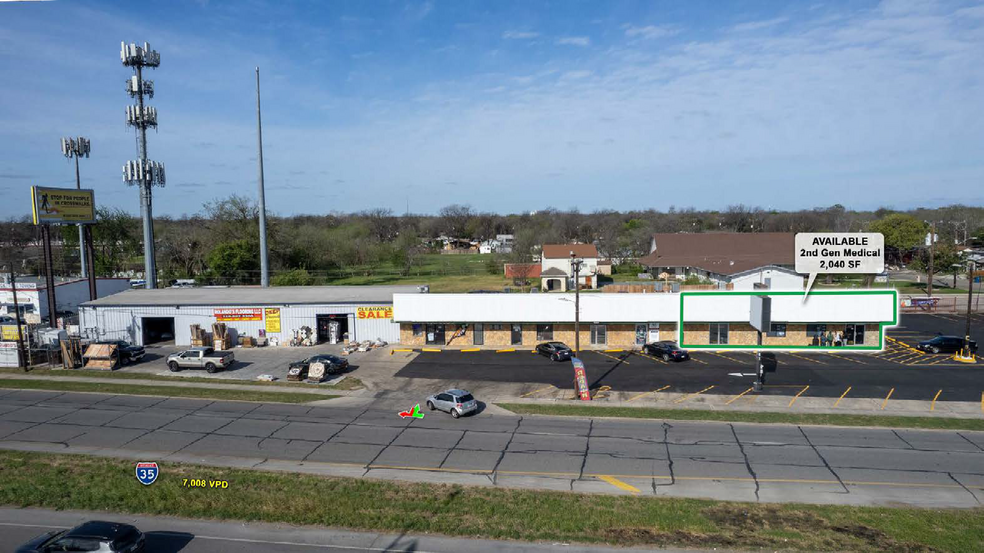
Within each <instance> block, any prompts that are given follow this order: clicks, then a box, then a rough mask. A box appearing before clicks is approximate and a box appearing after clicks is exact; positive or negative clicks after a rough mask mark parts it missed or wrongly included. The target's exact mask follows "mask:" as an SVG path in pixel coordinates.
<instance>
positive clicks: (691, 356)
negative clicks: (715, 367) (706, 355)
mask: <svg viewBox="0 0 984 553" xmlns="http://www.w3.org/2000/svg"><path fill="white" fill-rule="evenodd" d="M690 360H691V361H696V362H698V363H700V364H701V365H706V364H707V361H701V360H700V359H697V358H696V357H694V356H693V354H691V355H690Z"/></svg>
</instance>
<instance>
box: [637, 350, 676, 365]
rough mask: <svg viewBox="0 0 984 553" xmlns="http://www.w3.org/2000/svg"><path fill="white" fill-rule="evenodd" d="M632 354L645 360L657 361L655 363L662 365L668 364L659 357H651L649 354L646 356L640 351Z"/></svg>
mask: <svg viewBox="0 0 984 553" xmlns="http://www.w3.org/2000/svg"><path fill="white" fill-rule="evenodd" d="M632 353H634V354H636V355H638V356H640V357H645V358H646V359H652V360H653V361H657V362H659V363H662V364H664V365H667V364H668V363H667V362H666V361H663V360H662V359H660V358H659V357H653V356H652V355H649V354H646V353H642V352H641V351H633V352H632Z"/></svg>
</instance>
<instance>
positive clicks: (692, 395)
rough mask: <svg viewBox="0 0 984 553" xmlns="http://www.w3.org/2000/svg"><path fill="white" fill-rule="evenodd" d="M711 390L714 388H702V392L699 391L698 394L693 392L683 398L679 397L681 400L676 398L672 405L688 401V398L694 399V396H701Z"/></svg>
mask: <svg viewBox="0 0 984 553" xmlns="http://www.w3.org/2000/svg"><path fill="white" fill-rule="evenodd" d="M711 388H714V386H708V387H706V388H704V389H703V390H701V391H699V392H694V393H692V394H687V395H685V396H683V397H681V398H678V399H677V400H676V401H674V402H673V403H680V402H681V401H685V400H688V399H690V398H692V397H696V396H699V395H700V394H703V393H704V392H706V391H708V390H710V389H711Z"/></svg>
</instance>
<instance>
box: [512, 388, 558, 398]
mask: <svg viewBox="0 0 984 553" xmlns="http://www.w3.org/2000/svg"><path fill="white" fill-rule="evenodd" d="M550 388H553V385H550V386H544V387H543V388H540V389H539V390H533V391H532V392H526V393H525V394H523V395H521V396H519V397H529V396H531V395H533V394H536V393H539V392H542V391H544V390H549V389H550Z"/></svg>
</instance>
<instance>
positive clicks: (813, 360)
mask: <svg viewBox="0 0 984 553" xmlns="http://www.w3.org/2000/svg"><path fill="white" fill-rule="evenodd" d="M786 353H787V354H789V355H792V356H793V357H799V358H800V359H805V360H807V361H810V362H812V363H817V364H818V365H826V363H824V362H822V361H817V360H816V359H810V358H809V357H805V356H802V355H796V354H795V353H790V352H788V351H787V352H786Z"/></svg>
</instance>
